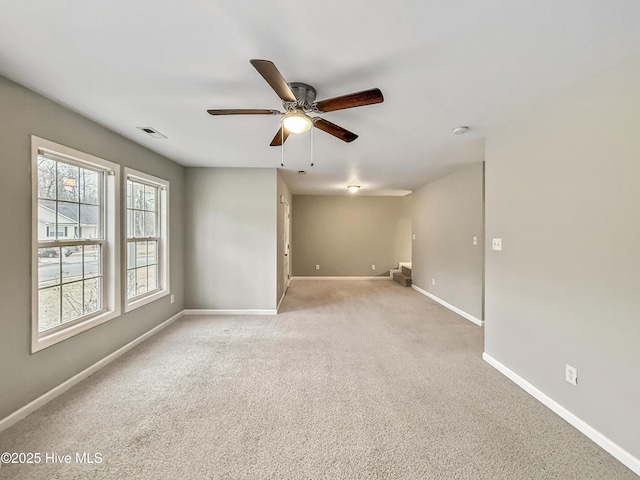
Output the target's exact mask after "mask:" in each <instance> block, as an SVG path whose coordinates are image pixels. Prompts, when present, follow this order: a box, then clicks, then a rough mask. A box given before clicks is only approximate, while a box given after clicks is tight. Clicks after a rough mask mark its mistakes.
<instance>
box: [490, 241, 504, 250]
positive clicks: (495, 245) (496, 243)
mask: <svg viewBox="0 0 640 480" xmlns="http://www.w3.org/2000/svg"><path fill="white" fill-rule="evenodd" d="M491 248H493V249H494V250H496V251H498V252H500V251H502V239H501V238H494V239H493V241H492V242H491Z"/></svg>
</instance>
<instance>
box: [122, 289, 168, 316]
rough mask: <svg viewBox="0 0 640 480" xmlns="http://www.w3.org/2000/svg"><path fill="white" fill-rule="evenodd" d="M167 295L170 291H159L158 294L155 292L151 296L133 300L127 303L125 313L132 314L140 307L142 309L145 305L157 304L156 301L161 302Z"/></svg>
mask: <svg viewBox="0 0 640 480" xmlns="http://www.w3.org/2000/svg"><path fill="white" fill-rule="evenodd" d="M167 295H169V290H167V289H165V290H158V291H157V292H154V293H152V294H150V295H145V296H143V297H139V298H133V299H131V300H128V301H127V303H126V304H125V306H124V311H125V313H126V312H131V311H132V310H135V309H136V308H138V307H142V306H143V305H147V304H148V303H151V302H155V301H156V300H159V299H161V298H162V297H166V296H167Z"/></svg>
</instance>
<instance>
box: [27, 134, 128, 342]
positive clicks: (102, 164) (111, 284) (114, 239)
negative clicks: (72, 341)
mask: <svg viewBox="0 0 640 480" xmlns="http://www.w3.org/2000/svg"><path fill="white" fill-rule="evenodd" d="M41 152H42V153H43V154H45V155H46V154H47V153H48V154H50V155H52V156H54V157H58V158H62V159H66V160H68V161H69V162H71V163H74V164H76V165H78V166H81V167H82V166H85V167H87V168H91V169H94V170H100V171H102V172H103V174H104V192H103V198H102V200H103V202H104V203H103V206H102V211H101V215H102V216H103V225H102V228H103V229H104V241H103V243H102V245H103V248H102V284H103V298H102V302H103V305H102V307H103V308H102V309H101V310H100V311H98V312H96V313H95V314H93V315H87V316H85V317H82V318H80V319H78V320H77V321H72V322H69V324H68V325H65V324H62V325H60V326H59V327H56V328H54V329H52V330H50V331H48V330H47V331H44V332H40V331H39V312H38V309H39V303H38V286H39V285H38V248H39V247H40V248H42V247H46V246H47V244H52V243H55V245H54V246H57V245H58V243H60V242H48V241H40V240H39V239H38V155H39V154H40V153H41ZM31 182H32V183H31V207H32V210H31V212H32V214H31V221H32V223H31V238H32V249H31V250H32V256H31V285H32V287H31V311H32V315H31V353H35V352H38V351H40V350H42V349H44V348H47V347H49V346H51V345H54V344H56V343H59V342H61V341H63V340H66V339H68V338H71V337H73V336H75V335H77V334H79V333H81V332H84V331H86V330H88V329H90V328H93V327H95V326H97V325H100V324H102V323H104V322H106V321H108V320H111V319H113V318H116V317H118V316H120V314H121V300H120V295H121V287H120V282H121V276H120V241H119V239H120V216H119V212H120V165H118V164H116V163H113V162H110V161H108V160H104V159H102V158H99V157H96V156H94V155H90V154H88V153H85V152H81V151H79V150H75V149H73V148H69V147H66V146H64V145H60V144H58V143H55V142H52V141H50V140H45V139H43V138H40V137H37V136H35V135H32V136H31ZM74 243H78V242H74ZM90 243H95V242H89V241H88V242H87V244H90Z"/></svg>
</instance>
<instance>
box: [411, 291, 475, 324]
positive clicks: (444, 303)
mask: <svg viewBox="0 0 640 480" xmlns="http://www.w3.org/2000/svg"><path fill="white" fill-rule="evenodd" d="M411 288H413V289H414V290H416V291H417V292H420V293H421V294H422V295H425V296H427V297H429V298H430V299H431V300H434V301H436V302H438V303H439V304H440V305H442V306H444V307H447V308H448V309H449V310H451V311H452V312H456V313H457V314H458V315H460V316H461V317H463V318H466V319H467V320H469V321H470V322H473V323H475V324H476V325H478V326H479V327H484V320H480V319H478V318H476V317H474V316H473V315H470V314H468V313H467V312H465V311H463V310H460V309H459V308H457V307H454V306H453V305H451V304H450V303H447V302H445V301H444V300H442V299H441V298H438V297H436V296H435V295H433V294H431V293H429V292H427V291H426V290H423V289H421V288H420V287H416V286H415V285H411Z"/></svg>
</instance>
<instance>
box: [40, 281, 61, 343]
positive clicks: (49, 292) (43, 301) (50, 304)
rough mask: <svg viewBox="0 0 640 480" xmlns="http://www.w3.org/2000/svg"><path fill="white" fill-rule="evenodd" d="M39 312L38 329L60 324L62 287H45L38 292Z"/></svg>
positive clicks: (41, 330) (41, 329)
mask: <svg viewBox="0 0 640 480" xmlns="http://www.w3.org/2000/svg"><path fill="white" fill-rule="evenodd" d="M38 313H39V322H38V331H40V332H43V331H45V330H48V329H50V328H53V327H56V326H58V325H60V287H53V288H45V289H44V290H40V291H39V292H38Z"/></svg>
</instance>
